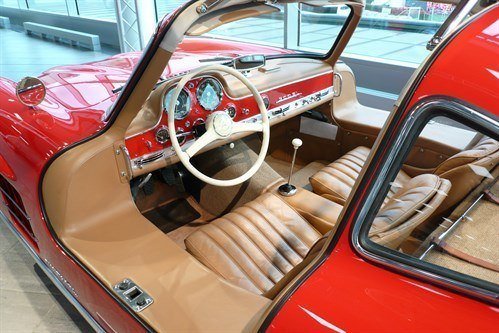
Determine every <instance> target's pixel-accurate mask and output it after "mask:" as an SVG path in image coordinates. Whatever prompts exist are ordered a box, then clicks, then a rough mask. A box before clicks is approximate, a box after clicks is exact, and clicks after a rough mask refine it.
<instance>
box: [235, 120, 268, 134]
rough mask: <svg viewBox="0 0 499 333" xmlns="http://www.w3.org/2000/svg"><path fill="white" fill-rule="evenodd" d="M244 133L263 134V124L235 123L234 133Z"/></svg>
mask: <svg viewBox="0 0 499 333" xmlns="http://www.w3.org/2000/svg"><path fill="white" fill-rule="evenodd" d="M243 132H263V124H262V123H261V122H256V123H246V122H237V123H234V125H233V128H232V133H233V134H235V133H243Z"/></svg>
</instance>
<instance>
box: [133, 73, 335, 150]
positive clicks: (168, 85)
mask: <svg viewBox="0 0 499 333" xmlns="http://www.w3.org/2000/svg"><path fill="white" fill-rule="evenodd" d="M190 72H191V71H186V72H183V73H182V74H181V75H175V76H171V77H168V78H167V80H166V81H165V82H161V84H160V85H159V86H158V88H157V89H163V91H162V92H161V94H163V96H164V95H165V94H166V93H167V91H168V90H170V89H172V88H173V87H174V85H176V83H178V81H179V80H180V79H181V78H182V77H183V76H184V75H186V74H188V73H190ZM327 74H334V71H333V69H331V70H330V71H327V72H324V73H319V74H316V75H311V76H307V77H305V78H302V79H299V80H295V81H291V82H287V83H284V84H281V85H277V86H274V87H271V88H269V89H266V90H262V91H259V93H260V95H262V94H265V93H267V92H269V91H271V90H275V89H279V88H282V87H286V86H289V85H292V84H295V83H299V82H303V81H307V80H311V79H315V78H317V77H319V76H323V75H327ZM205 78H215V77H214V76H213V75H210V74H205V75H201V76H198V77H196V78H194V79H195V80H197V79H202V80H203V79H205ZM215 79H216V78H215ZM222 90H223V93H224V94H225V96H229V97H230V98H231V99H232V101H240V100H243V99H245V98H249V97H251V96H252V95H251V94H249V95H245V96H241V97H237V98H234V97H232V96H230V95H229V94H227V91H226V90H225V88H224V85H223V84H222ZM189 95H190V94H189ZM203 109H204V108H203ZM160 113H161V117H159V119H158V121H157V122H156V124H155V125H154V126H152V127H149V128H148V129H145V130H142V131H140V132H138V133H135V134H133V135H130V136H127V137H126V138H125V141H126V140H129V139H131V138H134V137H137V136H139V135H143V134H144V133H147V132H149V131H151V130H153V129H155V128H157V127H158V126H159V124H161V120H162V119H163V115H166V114H167V113H166V112H165V110H164V108H163V98H161V112H160Z"/></svg>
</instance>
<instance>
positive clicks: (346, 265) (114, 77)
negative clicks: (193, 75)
mask: <svg viewBox="0 0 499 333" xmlns="http://www.w3.org/2000/svg"><path fill="white" fill-rule="evenodd" d="M498 17H499V7H497V6H495V8H493V9H491V10H488V11H486V13H484V14H481V15H479V16H478V17H476V18H475V19H474V20H473V21H472V23H470V24H468V25H467V26H465V27H464V28H462V30H461V31H460V32H459V33H457V34H456V35H455V36H454V37H453V38H452V41H451V42H450V43H448V44H447V45H445V46H444V47H442V48H440V49H439V51H438V52H437V53H438V55H436V56H435V57H434V58H433V59H432V61H431V64H430V66H429V68H426V69H425V72H424V76H423V77H421V80H420V82H417V83H418V86H417V87H416V88H415V90H412V92H410V94H411V96H406V97H405V98H406V99H408V101H409V100H410V101H409V102H408V103H406V105H405V107H401V108H399V109H398V110H397V111H396V112H400V113H403V116H404V117H409V116H410V110H411V107H412V106H413V105H415V104H417V103H418V101H420V100H422V99H424V98H427V97H429V96H435V95H444V96H449V97H453V98H456V99H459V100H462V101H466V102H467V103H468V104H471V105H474V106H476V107H477V108H479V109H481V110H484V112H488V113H490V114H493V115H495V116H498V115H499V111H498V105H499V100H498V96H497V92H498V91H499V86H498V73H499V68H498V61H497V59H499V46H498V45H499V31H498V29H499V28H498V22H499V21H498V20H497V18H498ZM168 22H169V18H168V17H167V18H166V19H165V20H164V22H163V23H162V25H161V26H160V28H159V30H158V32H157V35H156V37H154V38H153V41H152V43H151V46H150V48H154V47H157V44H158V43H159V42H160V41H159V37H158V35H159V34H160V32H161V31H162V30H165V29H167V27H168ZM147 52H148V51H147V50H146V52H145V55H144V56H143V57H147ZM276 52H279V53H286V52H288V51H286V50H281V49H274V48H265V47H262V46H251V45H248V44H240V43H235V42H221V41H216V40H205V39H188V40H187V41H186V42H184V43H183V44H182V47H181V48H180V49H178V50H177V52H176V54H175V56H176V58H175V59H173V60H172V61H171V62H170V65H169V67H168V68H167V69H166V70H165V72H164V76H168V75H172V74H176V73H181V72H184V71H186V70H189V69H192V68H195V67H197V66H199V61H198V60H199V59H201V58H206V57H213V56H224V55H226V56H233V55H236V54H237V55H241V54H254V53H260V54H261V53H272V54H275V53H276ZM140 58H141V55H140V54H137V53H131V54H122V55H118V56H115V57H112V58H109V59H107V60H104V61H99V62H94V63H88V64H83V65H78V66H63V67H57V68H54V69H51V70H49V71H47V72H45V73H43V74H42V75H41V76H40V79H41V80H42V81H43V82H44V83H45V85H46V87H47V95H46V99H45V102H44V103H43V104H42V105H40V106H38V107H36V108H28V107H26V106H24V105H22V104H21V103H20V102H18V100H17V99H16V93H15V83H14V82H12V81H10V80H7V79H2V80H1V81H0V175H1V176H2V177H3V178H4V182H7V183H8V184H7V185H6V187H11V188H13V189H15V191H16V192H17V193H20V194H21V197H20V198H16V197H14V196H15V195H14V194H12V193H11V197H10V200H11V201H14V202H16V203H17V204H18V205H19V206H21V205H22V206H23V207H18V208H23V209H24V210H25V211H26V216H25V218H26V221H21V220H22V218H21V219H19V216H17V217H15V216H13V215H12V214H10V212H9V211H8V210H6V209H5V208H4V207H3V206H0V209H1V210H2V211H3V213H4V215H5V216H7V217H9V220H10V223H11V225H12V226H13V227H14V228H15V230H17V232H18V233H19V234H21V235H22V238H23V239H24V240H25V241H26V242H27V243H28V245H29V247H30V248H31V249H32V250H33V251H34V254H35V255H36V256H38V257H39V258H41V259H42V260H43V262H44V264H45V265H46V266H47V267H48V268H49V269H50V271H51V272H52V273H53V274H54V275H55V276H58V277H62V276H64V277H65V279H67V280H68V281H71V285H69V284H67V283H65V281H66V280H65V279H64V278H62V279H61V281H60V282H62V284H63V285H64V286H65V287H66V289H68V290H69V292H71V293H72V294H73V295H77V298H78V302H79V303H80V305H81V306H82V307H83V308H85V309H86V311H88V313H90V314H91V316H92V317H93V319H94V320H95V321H96V322H97V323H98V324H99V325H100V326H101V327H102V328H103V329H105V330H111V328H112V330H114V331H120V332H121V331H134V332H135V331H141V330H144V327H143V326H142V325H141V324H140V323H139V322H138V321H137V320H136V318H134V317H133V316H132V315H130V313H129V312H128V311H126V310H125V309H124V308H123V306H122V305H120V304H118V302H116V301H115V299H113V298H112V297H110V295H109V294H108V293H107V292H106V291H105V290H104V287H103V286H102V285H101V284H100V283H99V282H98V281H96V280H95V279H94V278H93V277H92V275H91V274H89V272H88V271H87V270H86V269H85V268H84V267H82V266H80V265H79V264H78V263H77V262H76V261H75V260H73V259H72V258H71V256H70V255H68V253H66V252H65V250H64V249H63V248H62V247H61V246H60V244H59V243H58V242H57V240H56V239H55V238H54V237H53V234H52V231H51V230H50V226H49V225H47V223H46V222H45V220H44V213H43V202H42V200H41V198H40V191H39V187H40V184H41V181H42V179H43V173H44V170H45V169H46V168H47V166H48V165H49V163H50V161H51V160H53V159H55V158H56V157H57V156H58V154H59V153H60V152H61V151H63V150H64V149H66V148H67V147H69V146H71V145H74V144H76V143H78V142H80V141H82V140H86V139H87V138H89V137H91V136H93V135H96V134H97V133H99V132H100V131H102V130H103V129H104V128H105V127H106V125H107V121H108V119H109V116H110V114H112V112H113V108H114V107H115V106H116V102H117V99H118V94H116V93H113V89H115V88H117V87H119V86H121V85H123V84H125V83H126V82H128V84H130V85H133V84H134V74H133V73H134V72H133V71H134V70H136V68H137V67H140V66H141V62H140ZM126 89H127V88H126V87H125V88H124V90H125V93H126ZM371 167H372V168H379V167H381V166H380V165H374V166H371ZM370 181H375V179H374V178H373V179H371V180H370ZM359 192H360V194H359V197H358V198H361V197H362V195H366V193H364V192H363V191H362V189H360V190H359ZM7 195H8V193H7V194H6V193H3V196H4V200H6V201H8V200H9V198H6V196H7ZM350 207H352V208H351V209H352V210H353V211H354V210H355V209H359V208H358V207H356V202H355V201H353V202H351V203H350ZM28 217H29V218H28ZM352 228H353V224H352V219H351V218H350V216H349V215H345V217H344V219H343V221H342V224H341V226H340V228H339V232H338V235H337V239H336V242H335V245H334V249H333V250H332V251H331V252H330V255H329V256H328V257H327V259H326V260H324V261H323V262H322V264H321V265H320V266H319V267H317V268H316V269H315V270H314V271H313V273H312V274H310V275H309V276H308V278H307V279H306V280H305V281H303V282H302V283H301V285H300V286H299V287H298V288H296V289H295V290H294V292H293V293H292V294H290V295H288V298H287V300H286V302H284V303H282V304H281V306H280V307H279V308H278V310H279V311H277V312H275V313H274V314H273V317H272V318H269V319H268V321H267V323H266V325H265V326H264V327H263V328H264V329H268V331H270V332H284V331H286V332H287V331H298V332H318V331H331V330H332V331H337V332H351V331H374V330H383V331H404V332H407V331H477V332H478V331H479V332H492V331H496V330H497V327H499V316H498V311H499V310H498V308H497V304H492V303H490V302H485V301H482V300H479V299H475V298H470V297H469V296H467V295H466V294H464V293H462V292H459V291H457V290H453V289H452V288H450V287H446V288H444V287H442V286H439V285H438V284H435V283H434V282H433V281H430V280H425V279H424V278H422V277H418V276H414V275H409V274H408V273H407V272H406V271H404V270H403V269H400V270H397V269H394V268H388V267H386V266H384V265H381V264H379V263H374V262H372V261H370V260H369V259H368V258H366V257H365V256H363V255H362V254H360V253H359V251H358V250H357V249H356V248H355V247H354V246H353V244H352V234H351V232H349V230H351V229H352ZM340 232H341V234H340ZM66 282H67V281H66Z"/></svg>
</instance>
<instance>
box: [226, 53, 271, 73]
mask: <svg viewBox="0 0 499 333" xmlns="http://www.w3.org/2000/svg"><path fill="white" fill-rule="evenodd" d="M232 65H233V67H234V69H237V70H238V71H241V72H247V71H250V70H252V69H256V68H260V67H263V66H265V56H264V55H262V54H259V55H248V56H242V57H238V58H235V59H234V61H233V63H232Z"/></svg>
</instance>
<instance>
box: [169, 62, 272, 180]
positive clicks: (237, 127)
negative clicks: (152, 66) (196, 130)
mask: <svg viewBox="0 0 499 333" xmlns="http://www.w3.org/2000/svg"><path fill="white" fill-rule="evenodd" d="M213 71H218V72H224V73H226V74H229V75H232V76H234V77H235V78H236V79H238V80H239V81H241V82H242V83H243V84H244V85H245V86H246V87H247V88H248V89H249V90H250V92H251V94H252V95H253V98H254V99H255V100H256V102H257V104H258V108H259V110H260V114H261V116H262V119H261V122H260V123H259V122H256V123H246V122H244V121H243V122H234V121H233V120H232V118H230V116H229V115H228V114H227V113H226V112H225V111H215V112H213V113H211V114H210V115H209V116H208V118H207V120H206V133H204V134H203V135H202V136H200V137H199V138H198V139H197V140H196V141H194V143H193V144H192V145H191V146H190V147H189V148H187V149H186V150H185V151H184V150H182V147H181V146H180V143H179V142H178V139H177V131H176V127H175V108H176V103H174V102H172V103H170V104H171V105H170V106H169V110H168V133H169V135H170V142H171V144H172V147H173V149H174V150H175V153H176V154H177V156H178V158H179V159H180V162H182V164H183V165H184V166H185V167H186V169H187V170H189V172H190V173H192V174H193V175H194V176H196V177H197V178H198V179H200V180H202V181H204V182H205V183H208V184H211V185H215V186H234V185H238V184H241V183H244V182H245V181H247V180H248V179H250V178H251V177H252V176H254V175H255V173H256V172H257V171H258V169H260V167H261V166H262V164H263V162H264V160H265V157H266V156H267V151H268V148H269V142H270V122H269V118H268V116H267V108H266V107H265V103H264V102H263V99H262V96H261V95H260V93H259V92H258V90H257V89H256V87H255V86H254V85H253V84H252V83H251V82H250V81H249V80H248V79H247V78H246V77H245V76H244V75H243V74H241V73H240V72H239V71H237V70H235V69H233V68H231V67H227V66H223V65H209V66H205V67H201V68H198V69H196V70H194V71H192V72H190V73H189V74H187V75H185V76H184V77H183V78H182V79H181V80H180V81H179V83H178V84H177V86H176V88H175V92H174V93H173V96H172V99H171V101H177V100H178V98H179V96H180V93H181V91H182V90H183V89H184V87H185V85H186V84H187V82H189V81H190V80H192V79H193V78H194V77H196V76H199V75H201V74H202V73H204V72H213ZM241 132H262V133H263V140H262V146H261V149H260V153H259V154H258V158H257V160H256V161H255V163H254V164H253V165H252V166H251V168H250V169H249V170H248V171H246V173H244V174H243V175H241V176H239V177H237V178H233V179H228V180H221V179H215V178H212V177H209V176H207V175H205V174H204V173H202V172H201V171H199V170H198V169H196V167H194V166H193V165H192V163H191V162H190V159H191V158H192V157H194V156H195V155H196V154H197V153H198V152H199V151H200V150H201V149H203V148H204V147H205V146H207V145H209V144H210V143H212V142H214V141H217V140H223V139H227V138H230V137H231V136H232V135H233V134H236V133H241Z"/></svg>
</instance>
